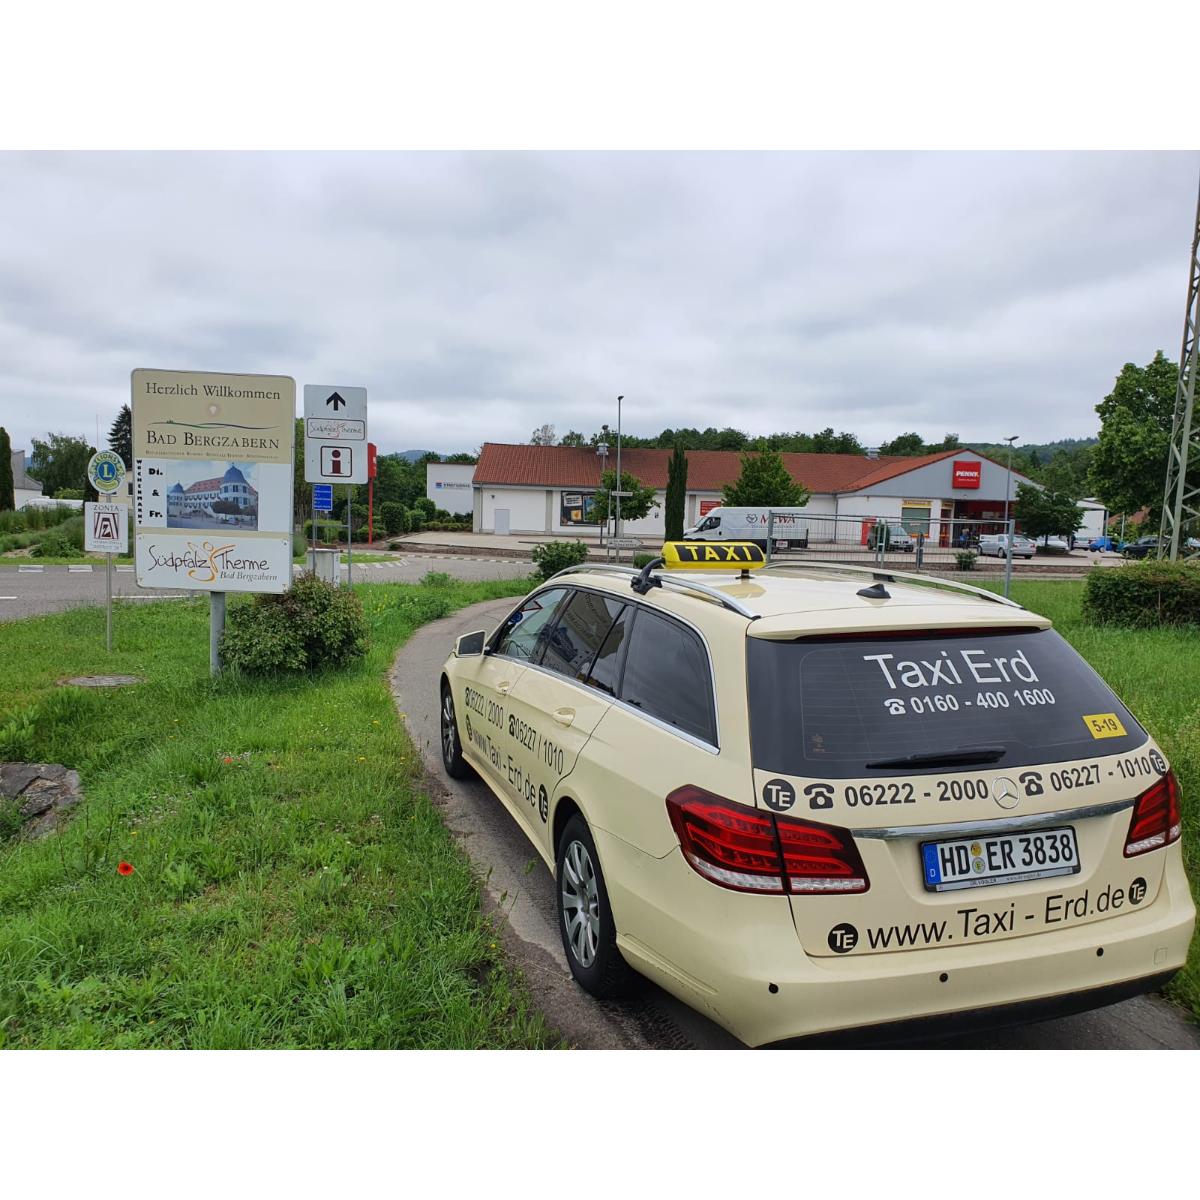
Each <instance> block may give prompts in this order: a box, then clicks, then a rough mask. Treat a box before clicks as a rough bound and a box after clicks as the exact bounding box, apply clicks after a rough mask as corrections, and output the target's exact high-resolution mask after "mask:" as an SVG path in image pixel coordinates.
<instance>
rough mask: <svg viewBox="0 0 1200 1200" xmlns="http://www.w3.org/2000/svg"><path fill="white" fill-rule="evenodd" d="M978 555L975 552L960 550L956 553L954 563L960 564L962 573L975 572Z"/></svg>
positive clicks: (959, 567)
mask: <svg viewBox="0 0 1200 1200" xmlns="http://www.w3.org/2000/svg"><path fill="white" fill-rule="evenodd" d="M975 558H976V554H975V551H974V550H959V551H956V552H955V555H954V561H955V562H956V563H958V569H959V570H960V571H973V570H975Z"/></svg>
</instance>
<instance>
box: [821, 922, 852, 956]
mask: <svg viewBox="0 0 1200 1200" xmlns="http://www.w3.org/2000/svg"><path fill="white" fill-rule="evenodd" d="M828 940H829V948H830V950H832V951H833V952H834V954H849V953H850V951H851V950H853V949H854V947H855V946H857V945H858V930H857V929H855V928H854V926H853V925H850V924H848V923H847V922H845V921H843V922H842V923H841V924H840V925H835V926H834V927H833V928H832V929H831V930H830V931H829V939H828Z"/></svg>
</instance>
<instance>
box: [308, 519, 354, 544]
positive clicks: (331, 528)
mask: <svg viewBox="0 0 1200 1200" xmlns="http://www.w3.org/2000/svg"><path fill="white" fill-rule="evenodd" d="M313 524H314V522H312V521H305V522H304V537H305V540H306V541H311V539H312V535H313ZM315 524H316V526H317V541H318V542H340V541H341V540H342V538H344V537H345V536H346V526H345V525H343V524H342V523H341V522H340V521H317V522H315Z"/></svg>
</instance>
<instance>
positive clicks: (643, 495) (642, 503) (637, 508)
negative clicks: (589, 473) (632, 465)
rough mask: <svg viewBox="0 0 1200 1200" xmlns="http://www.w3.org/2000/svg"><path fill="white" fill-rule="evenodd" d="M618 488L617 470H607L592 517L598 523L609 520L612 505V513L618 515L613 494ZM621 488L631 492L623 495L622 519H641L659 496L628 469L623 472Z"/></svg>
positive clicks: (601, 480)
mask: <svg viewBox="0 0 1200 1200" xmlns="http://www.w3.org/2000/svg"><path fill="white" fill-rule="evenodd" d="M616 490H617V473H616V471H605V472H604V473H603V474H602V475H601V476H600V490H599V491H598V492H597V493H596V498H595V500H594V501H593V508H592V519H593V520H594V521H595V522H596V523H597V524H600V525H603V524H604V522H605V521H607V520H608V518H609V513H610V505H611V513H612V515H613V516H615V515H616V511H617V502H616V499H615V497H613V495H612V493H613V492H614V491H616ZM620 490H621V491H622V492H628V493H629V495H628V496H622V497H621V520H622V521H637V520H640V519H641V518H642V517H644V516H645V515H646V514H647V513H648V512H649V511H650V508H651V506H652V505H653V504H654V502H655V500H656V499H657V497H658V493H657V492H656V491H655V490H654V489H653V488H652V487H646V486H645V484H643V483H642V481H641V480H640V479H638V477H637V476H636V475H630V473H629V472H628V471H622V472H621V488H620Z"/></svg>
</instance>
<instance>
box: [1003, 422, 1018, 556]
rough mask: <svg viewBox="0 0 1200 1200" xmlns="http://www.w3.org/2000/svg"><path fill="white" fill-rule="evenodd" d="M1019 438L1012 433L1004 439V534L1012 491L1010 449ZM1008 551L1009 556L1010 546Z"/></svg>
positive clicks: (1006, 530)
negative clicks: (1006, 452)
mask: <svg viewBox="0 0 1200 1200" xmlns="http://www.w3.org/2000/svg"><path fill="white" fill-rule="evenodd" d="M1020 436H1021V435H1020V434H1019V433H1014V434H1013V435H1012V437H1010V438H1005V439H1004V440H1005V441H1006V442H1007V443H1008V474H1007V475H1006V476H1005V477H1004V532H1005V533H1008V497H1009V494H1010V492H1011V490H1012V448H1013V442H1015V441H1016V440H1017V438H1019V437H1020ZM1008 551H1009V553H1010V554H1011V553H1012V547H1011V546H1009V548H1008Z"/></svg>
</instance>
